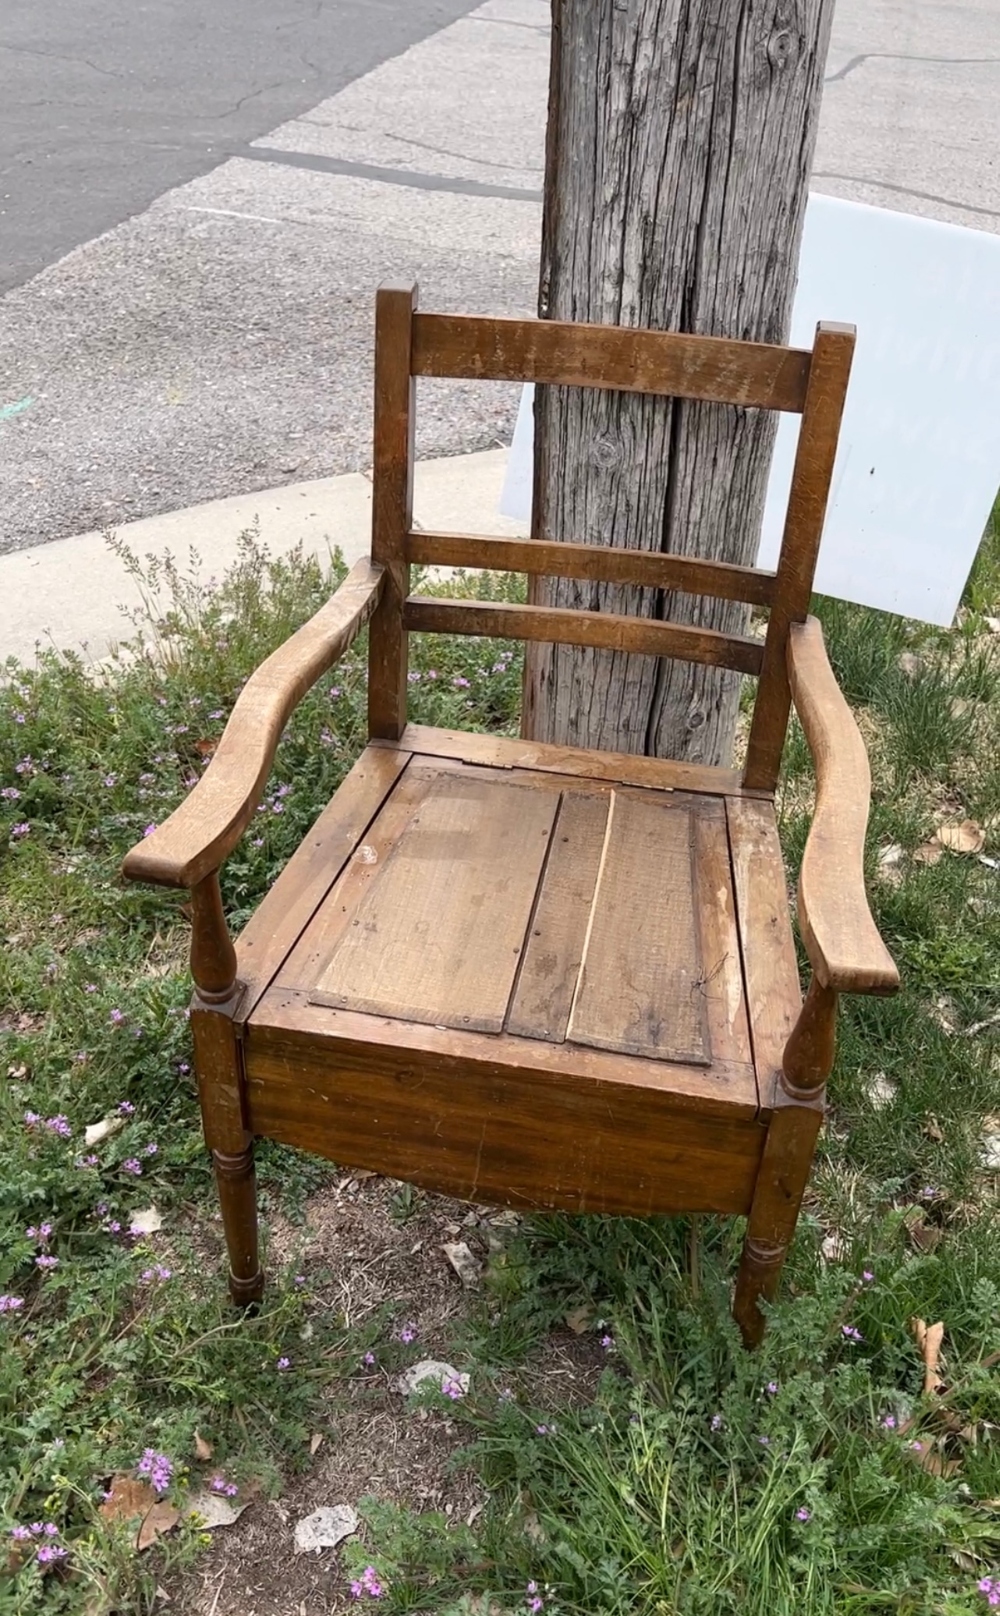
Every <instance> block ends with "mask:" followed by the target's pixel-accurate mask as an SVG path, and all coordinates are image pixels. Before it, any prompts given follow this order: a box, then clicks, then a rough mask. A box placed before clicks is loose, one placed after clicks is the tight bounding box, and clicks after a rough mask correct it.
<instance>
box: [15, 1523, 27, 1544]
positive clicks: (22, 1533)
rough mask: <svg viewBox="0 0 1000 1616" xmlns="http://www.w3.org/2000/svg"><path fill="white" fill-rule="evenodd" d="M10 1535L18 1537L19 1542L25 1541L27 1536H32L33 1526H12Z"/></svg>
mask: <svg viewBox="0 0 1000 1616" xmlns="http://www.w3.org/2000/svg"><path fill="white" fill-rule="evenodd" d="M10 1535H11V1537H13V1538H16V1539H17V1540H18V1542H20V1543H23V1542H24V1540H25V1538H28V1537H30V1536H31V1528H30V1526H12V1527H11V1529H10Z"/></svg>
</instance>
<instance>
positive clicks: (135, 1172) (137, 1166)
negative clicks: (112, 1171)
mask: <svg viewBox="0 0 1000 1616" xmlns="http://www.w3.org/2000/svg"><path fill="white" fill-rule="evenodd" d="M122 1172H123V1173H131V1174H132V1176H133V1178H141V1177H142V1163H141V1162H138V1161H136V1159H135V1157H134V1156H130V1157H129V1158H128V1160H127V1161H123V1162H122Z"/></svg>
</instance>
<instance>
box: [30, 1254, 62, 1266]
mask: <svg viewBox="0 0 1000 1616" xmlns="http://www.w3.org/2000/svg"><path fill="white" fill-rule="evenodd" d="M35 1267H36V1268H42V1269H50V1268H58V1267H59V1258H58V1257H50V1256H49V1255H48V1254H47V1253H46V1254H44V1255H43V1256H41V1257H36V1258H35Z"/></svg>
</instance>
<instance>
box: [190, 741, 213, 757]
mask: <svg viewBox="0 0 1000 1616" xmlns="http://www.w3.org/2000/svg"><path fill="white" fill-rule="evenodd" d="M218 744H219V742H218V739H216V740H214V741H195V743H194V749H195V751H196V752H197V753H198V754H199V755H200V756H201V757H211V756H212V753H213V752H214V751H215V748H216V747H217V746H218Z"/></svg>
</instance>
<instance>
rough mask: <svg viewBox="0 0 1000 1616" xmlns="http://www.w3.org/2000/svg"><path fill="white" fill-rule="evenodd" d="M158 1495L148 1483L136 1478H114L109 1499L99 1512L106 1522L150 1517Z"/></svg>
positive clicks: (122, 1476) (109, 1490)
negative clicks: (135, 1517)
mask: <svg viewBox="0 0 1000 1616" xmlns="http://www.w3.org/2000/svg"><path fill="white" fill-rule="evenodd" d="M155 1503H156V1494H155V1493H154V1491H153V1489H152V1487H150V1485H149V1483H148V1482H145V1481H136V1479H135V1477H134V1476H125V1475H121V1476H113V1477H112V1478H111V1486H110V1488H109V1489H108V1497H107V1498H106V1499H105V1500H104V1503H103V1504H102V1505H101V1507H100V1509H99V1510H98V1514H99V1515H101V1516H103V1518H104V1519H105V1520H106V1521H128V1520H131V1519H132V1517H133V1516H135V1515H148V1513H149V1511H150V1510H151V1509H152V1507H153V1505H154V1504H155Z"/></svg>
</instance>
